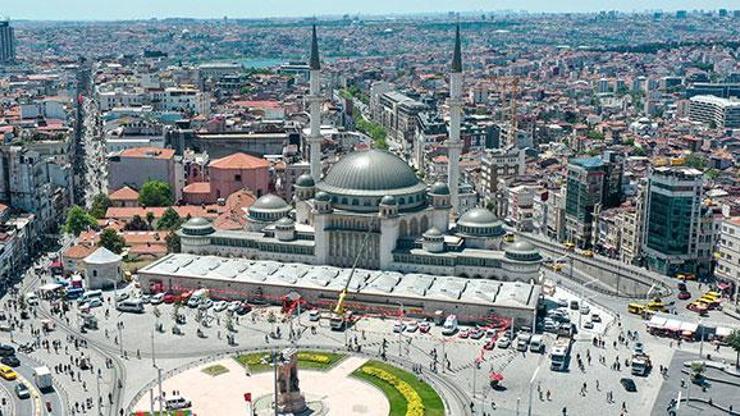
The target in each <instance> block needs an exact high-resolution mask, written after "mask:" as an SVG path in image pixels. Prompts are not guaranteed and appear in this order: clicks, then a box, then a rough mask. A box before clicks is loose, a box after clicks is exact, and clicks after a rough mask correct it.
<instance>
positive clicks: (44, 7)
mask: <svg viewBox="0 0 740 416" xmlns="http://www.w3.org/2000/svg"><path fill="white" fill-rule="evenodd" d="M316 3H318V2H298V1H295V0H276V1H272V2H269V4H268V3H254V2H251V1H247V2H240V1H235V0H215V1H211V2H208V4H204V3H199V2H189V3H185V4H183V3H182V2H179V3H178V4H177V5H176V6H177V7H173V6H174V5H173V4H172V3H171V2H168V1H156V2H151V1H145V0H132V1H128V2H122V3H118V4H108V5H106V7H105V8H100V7H96V4H95V2H93V1H91V0H71V1H66V2H64V4H63V5H62V4H61V3H59V2H57V1H54V0H42V1H38V2H34V3H33V4H31V3H24V2H16V3H14V4H9V5H6V6H5V7H4V8H3V9H2V10H0V15H1V16H7V17H10V18H12V19H13V20H87V21H95V20H127V19H149V18H174V17H183V18H206V19H207V18H222V17H224V16H228V17H231V18H275V17H307V16H326V15H342V14H350V15H357V14H361V15H393V14H399V15H406V14H429V13H445V12H449V11H455V12H460V13H477V12H486V13H489V12H496V11H526V12H530V13H539V12H544V13H564V12H598V11H601V10H618V11H623V12H634V11H649V10H658V9H660V10H664V11H673V10H678V9H687V10H694V9H703V10H712V9H719V8H729V9H732V3H731V2H730V1H726V0H709V1H698V0H689V1H680V2H675V1H667V0H650V1H634V0H630V1H620V2H610V1H606V0H596V1H589V2H582V1H576V0H566V1H560V2H558V3H557V4H556V5H553V4H552V2H548V1H545V0H527V1H524V2H518V1H513V0H503V1H498V2H495V3H494V2H491V1H488V0H462V1H459V2H457V3H456V4H455V7H454V8H451V7H450V5H449V3H448V2H445V1H441V0H411V1H406V2H402V3H399V2H394V1H391V0H379V1H376V2H373V3H372V6H369V5H368V4H367V3H364V2H359V1H356V0H351V1H343V2H339V1H334V0H332V1H322V2H320V4H316Z"/></svg>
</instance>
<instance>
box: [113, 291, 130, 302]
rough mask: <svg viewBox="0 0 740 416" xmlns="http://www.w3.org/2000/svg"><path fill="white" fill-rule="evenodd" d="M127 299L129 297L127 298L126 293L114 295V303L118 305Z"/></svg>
mask: <svg viewBox="0 0 740 416" xmlns="http://www.w3.org/2000/svg"><path fill="white" fill-rule="evenodd" d="M128 297H129V296H128V293H126V292H121V293H119V294H118V295H116V303H118V302H122V301H124V300H126V299H128Z"/></svg>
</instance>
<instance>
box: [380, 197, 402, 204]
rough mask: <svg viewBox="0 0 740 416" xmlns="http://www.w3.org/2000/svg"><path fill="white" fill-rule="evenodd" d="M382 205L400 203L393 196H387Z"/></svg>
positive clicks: (381, 202) (382, 200) (381, 201)
mask: <svg viewBox="0 0 740 416" xmlns="http://www.w3.org/2000/svg"><path fill="white" fill-rule="evenodd" d="M380 205H398V201H396V198H395V197H394V196H393V195H386V196H384V197H383V199H381V200H380Z"/></svg>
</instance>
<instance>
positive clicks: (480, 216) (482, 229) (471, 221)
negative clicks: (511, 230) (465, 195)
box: [457, 208, 505, 237]
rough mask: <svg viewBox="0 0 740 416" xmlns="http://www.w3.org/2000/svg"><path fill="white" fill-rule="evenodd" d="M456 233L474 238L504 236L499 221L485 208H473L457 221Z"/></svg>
mask: <svg viewBox="0 0 740 416" xmlns="http://www.w3.org/2000/svg"><path fill="white" fill-rule="evenodd" d="M457 231H458V232H460V233H462V234H466V235H470V236H474V237H497V236H501V235H504V234H505V231H504V228H503V225H502V223H501V221H500V220H499V219H498V218H496V215H495V214H494V213H493V212H491V211H489V210H487V209H485V208H473V209H471V210H470V211H468V212H466V213H465V214H463V215H462V216H461V217H460V219H458V220H457Z"/></svg>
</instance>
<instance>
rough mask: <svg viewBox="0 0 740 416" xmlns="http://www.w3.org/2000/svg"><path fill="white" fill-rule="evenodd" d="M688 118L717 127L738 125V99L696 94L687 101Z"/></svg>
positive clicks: (739, 116) (739, 108)
mask: <svg viewBox="0 0 740 416" xmlns="http://www.w3.org/2000/svg"><path fill="white" fill-rule="evenodd" d="M689 120H691V121H698V122H700V123H707V124H710V125H713V126H714V127H717V128H724V129H734V128H739V127H740V100H737V99H733V98H720V97H715V96H713V95H697V96H695V97H691V100H690V101H689Z"/></svg>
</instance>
